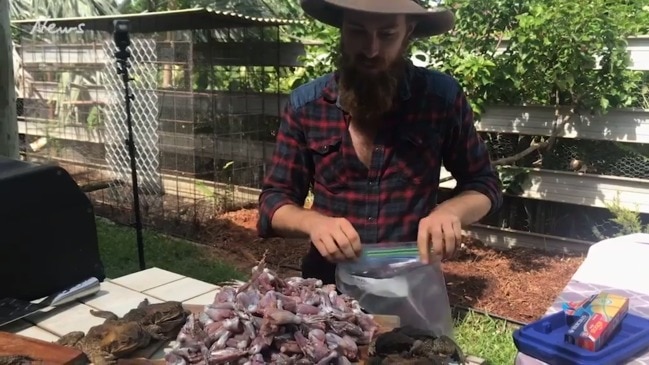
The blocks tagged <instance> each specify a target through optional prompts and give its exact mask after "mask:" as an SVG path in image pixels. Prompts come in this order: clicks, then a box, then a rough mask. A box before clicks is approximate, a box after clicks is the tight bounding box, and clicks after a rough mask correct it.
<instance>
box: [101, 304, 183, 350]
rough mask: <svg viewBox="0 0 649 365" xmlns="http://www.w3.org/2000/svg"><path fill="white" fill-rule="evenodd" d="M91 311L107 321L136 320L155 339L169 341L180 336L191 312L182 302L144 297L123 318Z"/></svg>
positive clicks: (113, 314)
mask: <svg viewBox="0 0 649 365" xmlns="http://www.w3.org/2000/svg"><path fill="white" fill-rule="evenodd" d="M90 313H91V314H92V315H94V316H96V317H100V318H106V322H105V323H109V322H115V321H120V322H136V323H138V324H139V325H141V326H142V327H143V328H144V330H145V331H146V332H148V333H149V334H150V335H151V337H152V338H153V339H155V340H164V341H167V340H171V339H175V338H176V336H178V332H179V331H180V328H181V327H182V326H183V325H184V324H185V322H186V321H187V317H188V316H189V314H190V313H191V312H190V311H188V310H186V309H185V308H184V307H183V305H182V303H180V302H174V301H169V302H163V303H153V304H150V303H149V301H148V300H147V299H144V300H143V301H142V302H141V303H140V304H139V305H138V306H137V308H134V309H131V310H130V311H129V312H128V313H126V314H125V315H124V316H123V317H122V318H119V317H118V316H117V315H116V314H115V313H112V312H108V311H95V310H91V311H90Z"/></svg>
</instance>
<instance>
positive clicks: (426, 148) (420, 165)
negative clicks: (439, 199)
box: [391, 128, 442, 187]
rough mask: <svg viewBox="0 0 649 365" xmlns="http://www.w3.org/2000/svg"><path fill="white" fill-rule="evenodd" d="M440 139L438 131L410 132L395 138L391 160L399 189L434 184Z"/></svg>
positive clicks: (438, 160)
mask: <svg viewBox="0 0 649 365" xmlns="http://www.w3.org/2000/svg"><path fill="white" fill-rule="evenodd" d="M441 146H442V138H441V135H440V133H439V131H437V130H435V129H432V128H431V129H426V130H424V131H421V130H420V131H411V132H407V133H404V134H402V135H401V136H399V137H398V138H397V141H396V145H395V148H394V156H393V159H392V164H391V165H392V170H393V171H394V173H395V175H396V176H395V178H393V179H391V180H393V181H394V184H395V185H398V186H399V187H408V186H412V185H429V184H435V183H436V182H437V181H438V180H439V170H440V161H441Z"/></svg>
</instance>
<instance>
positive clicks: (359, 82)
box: [338, 45, 405, 127]
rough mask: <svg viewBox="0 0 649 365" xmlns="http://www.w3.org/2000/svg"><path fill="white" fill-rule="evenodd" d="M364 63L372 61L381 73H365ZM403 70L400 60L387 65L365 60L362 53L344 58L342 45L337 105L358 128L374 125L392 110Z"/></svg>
mask: <svg viewBox="0 0 649 365" xmlns="http://www.w3.org/2000/svg"><path fill="white" fill-rule="evenodd" d="M366 61H371V62H372V63H373V64H374V65H376V66H377V67H376V68H378V69H380V70H381V71H379V72H374V73H369V72H366V71H365V70H364V69H363V66H362V65H363V63H364V62H366ZM404 67H405V60H404V59H403V58H401V57H399V58H397V59H396V60H395V61H393V62H392V63H391V64H388V61H387V60H385V59H383V58H375V59H371V60H368V59H367V58H366V57H365V56H364V55H362V54H358V55H346V54H345V53H344V52H342V45H341V56H340V57H339V59H338V70H339V73H340V79H339V81H338V85H339V93H340V102H341V105H342V107H343V108H344V109H345V110H346V111H348V112H349V113H350V114H351V115H352V118H353V120H354V121H355V123H356V124H357V125H358V126H359V127H362V126H365V127H369V126H372V125H375V124H376V123H377V122H378V121H379V120H380V118H381V117H382V116H383V115H384V114H385V113H387V112H389V111H390V110H392V108H393V106H394V103H395V97H396V95H397V91H398V86H399V80H400V79H401V78H402V77H403V71H404Z"/></svg>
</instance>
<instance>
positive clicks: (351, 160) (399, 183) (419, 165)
mask: <svg viewBox="0 0 649 365" xmlns="http://www.w3.org/2000/svg"><path fill="white" fill-rule="evenodd" d="M336 79H337V78H336V76H335V74H333V73H332V74H327V75H325V76H322V77H320V78H318V79H316V80H314V81H312V82H309V83H307V84H304V85H302V86H300V87H298V88H297V89H295V90H294V91H293V92H292V93H291V94H290V97H289V101H288V103H287V105H286V106H285V109H284V111H283V116H282V120H281V124H280V127H279V131H278V134H277V139H276V147H275V151H274V154H273V156H272V161H271V162H270V164H269V166H268V168H267V172H266V176H265V179H264V183H263V187H262V192H261V194H260V196H259V204H260V209H259V214H260V217H259V221H258V224H257V229H258V233H259V235H260V236H261V237H272V236H275V233H274V232H273V230H272V228H271V220H272V217H273V214H274V213H275V211H276V210H277V209H278V208H279V207H281V206H283V205H285V204H296V205H298V206H303V205H304V201H305V198H306V196H307V193H308V190H309V186H310V184H311V183H313V193H314V201H313V206H312V208H311V209H314V210H316V211H318V212H320V213H322V214H324V215H327V216H332V217H345V218H347V219H348V220H349V221H350V222H351V224H352V225H353V226H354V228H355V229H356V230H357V231H358V233H359V235H360V238H361V242H363V243H377V242H406V241H416V239H417V229H418V225H419V221H420V220H421V219H422V218H424V217H426V216H427V215H428V214H430V212H431V211H432V210H433V208H435V206H436V204H437V193H438V190H439V180H440V167H441V165H442V163H443V165H444V167H445V168H446V169H447V170H448V171H449V172H450V173H451V174H452V175H453V177H454V178H455V180H456V182H457V185H456V188H455V192H456V193H459V192H461V191H467V190H474V191H478V192H480V193H482V194H484V195H486V196H487V197H488V198H489V199H490V200H491V211H490V212H489V214H491V213H492V212H494V211H496V210H498V209H499V208H500V206H501V205H502V193H501V190H500V181H499V179H498V176H497V174H496V173H495V170H494V169H493V168H492V166H491V161H490V158H489V154H488V151H487V149H486V146H485V144H484V143H483V141H482V140H481V139H480V137H479V135H478V134H477V132H476V130H475V127H474V125H473V122H474V121H473V114H472V111H471V107H470V105H469V103H468V102H467V99H466V97H465V95H464V93H463V91H462V88H461V87H460V85H459V83H458V82H457V81H456V80H455V79H453V78H452V77H450V76H448V75H446V74H443V73H441V72H437V71H432V70H428V69H424V68H419V67H415V66H413V65H412V64H409V66H408V68H407V71H406V77H405V78H404V81H403V82H401V83H400V87H399V90H400V92H399V97H400V103H399V107H398V108H397V110H396V111H394V112H392V113H390V114H388V115H386V116H385V120H383V123H382V129H381V130H380V131H379V133H378V135H377V137H376V140H375V146H374V151H373V152H372V158H371V164H370V166H369V168H366V167H365V165H363V164H362V163H361V162H360V160H359V159H358V157H356V153H355V151H354V147H353V145H352V141H351V138H350V135H349V132H348V124H347V121H346V119H345V113H344V112H343V110H342V108H341V107H340V104H339V102H338V92H337V82H336Z"/></svg>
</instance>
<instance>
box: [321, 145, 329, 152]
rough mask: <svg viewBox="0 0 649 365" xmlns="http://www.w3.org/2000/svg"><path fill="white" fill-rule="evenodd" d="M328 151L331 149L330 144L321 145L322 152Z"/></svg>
mask: <svg viewBox="0 0 649 365" xmlns="http://www.w3.org/2000/svg"><path fill="white" fill-rule="evenodd" d="M327 151H329V146H322V147H320V152H327Z"/></svg>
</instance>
